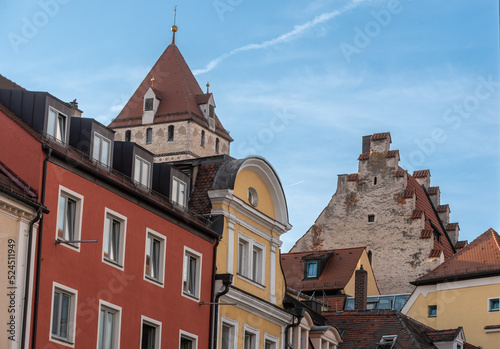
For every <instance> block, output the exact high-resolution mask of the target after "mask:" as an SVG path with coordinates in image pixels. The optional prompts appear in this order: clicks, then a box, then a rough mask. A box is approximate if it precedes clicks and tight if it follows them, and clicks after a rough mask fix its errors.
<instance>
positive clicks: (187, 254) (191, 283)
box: [182, 247, 201, 299]
mask: <svg viewBox="0 0 500 349" xmlns="http://www.w3.org/2000/svg"><path fill="white" fill-rule="evenodd" d="M200 283H201V254H199V253H197V252H196V251H193V250H191V249H188V248H187V247H185V249H184V266H183V277H182V285H183V286H182V293H183V295H186V296H189V297H193V298H196V299H199V298H200Z"/></svg>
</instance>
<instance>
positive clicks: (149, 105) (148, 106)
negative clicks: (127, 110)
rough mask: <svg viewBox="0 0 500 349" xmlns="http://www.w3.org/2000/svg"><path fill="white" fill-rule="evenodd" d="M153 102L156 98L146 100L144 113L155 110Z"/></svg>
mask: <svg viewBox="0 0 500 349" xmlns="http://www.w3.org/2000/svg"><path fill="white" fill-rule="evenodd" d="M153 101H154V98H146V99H145V100H144V111H150V110H153Z"/></svg>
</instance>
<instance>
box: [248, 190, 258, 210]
mask: <svg viewBox="0 0 500 349" xmlns="http://www.w3.org/2000/svg"><path fill="white" fill-rule="evenodd" d="M248 202H250V205H252V206H253V207H257V205H258V204H259V197H258V196H257V191H256V190H255V189H254V188H252V187H250V188H248Z"/></svg>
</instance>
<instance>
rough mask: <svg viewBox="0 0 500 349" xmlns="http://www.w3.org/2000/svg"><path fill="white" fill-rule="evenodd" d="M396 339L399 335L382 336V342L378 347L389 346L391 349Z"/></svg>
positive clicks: (388, 348)
mask: <svg viewBox="0 0 500 349" xmlns="http://www.w3.org/2000/svg"><path fill="white" fill-rule="evenodd" d="M396 339H398V336H397V335H390V336H382V338H381V339H380V342H378V343H377V348H380V349H382V348H387V349H390V348H392V347H393V346H394V344H395V343H396Z"/></svg>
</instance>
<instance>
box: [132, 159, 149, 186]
mask: <svg viewBox="0 0 500 349" xmlns="http://www.w3.org/2000/svg"><path fill="white" fill-rule="evenodd" d="M150 177H151V163H150V162H149V161H146V160H144V159H143V158H141V157H140V156H137V155H136V156H135V160H134V181H136V182H137V183H139V184H141V185H142V186H144V187H147V188H149V186H150V183H149V182H150Z"/></svg>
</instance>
